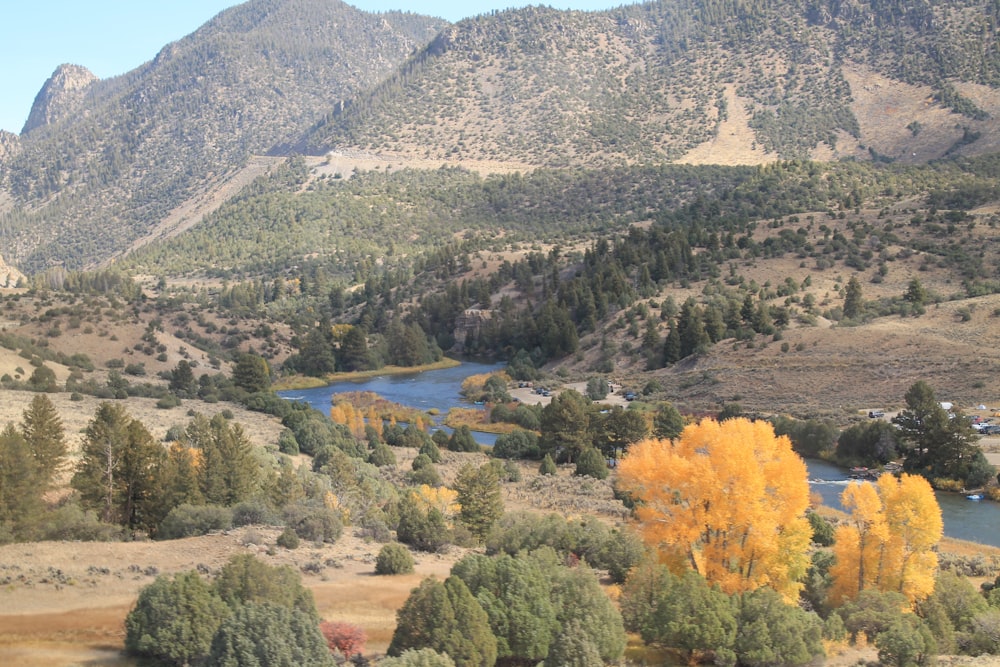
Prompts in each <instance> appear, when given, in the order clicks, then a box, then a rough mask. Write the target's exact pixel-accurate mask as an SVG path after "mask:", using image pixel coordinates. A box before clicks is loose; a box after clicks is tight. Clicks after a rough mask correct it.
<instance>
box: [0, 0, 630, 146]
mask: <svg viewBox="0 0 1000 667" xmlns="http://www.w3.org/2000/svg"><path fill="white" fill-rule="evenodd" d="M634 1H635V0H547V1H545V0H535V1H534V2H530V1H529V2H524V1H520V0H347V3H348V4H350V5H354V6H355V7H357V8H358V9H361V10H364V11H369V12H380V11H386V10H390V9H400V10H404V11H410V12H415V13H418V14H427V15H430V16H437V17H440V18H443V19H446V20H448V21H451V22H456V21H459V20H461V19H463V18H468V17H470V16H475V15H478V14H483V13H486V12H490V11H492V10H494V9H507V8H509V7H523V6H526V5H530V4H545V5H548V6H550V7H554V8H556V9H582V10H588V11H593V10H602V9H609V8H611V7H618V6H620V5H622V4H630V3H631V2H634ZM237 4H240V3H239V2H238V1H237V0H166V1H160V0H152V1H149V0H27V1H26V2H10V3H9V6H7V7H5V8H4V11H3V21H2V22H0V129H3V130H7V131H8V132H14V133H20V132H21V128H22V127H23V126H24V121H26V120H27V119H28V113H29V112H30V111H31V104H32V103H33V102H34V100H35V95H37V94H38V91H39V90H41V88H42V85H43V84H44V83H45V81H46V80H47V79H48V78H49V76H51V75H52V72H54V71H55V69H56V68H57V67H58V66H59V65H61V64H63V63H71V64H74V65H82V66H83V67H86V68H87V69H89V70H90V71H91V72H93V73H94V74H95V75H97V76H98V77H99V78H101V79H106V78H108V77H112V76H117V75H119V74H124V73H125V72H128V71H129V70H132V69H134V68H136V67H138V66H139V65H141V64H143V63H144V62H146V61H148V60H152V59H153V57H154V56H155V55H156V54H157V52H159V50H160V49H161V48H163V47H164V46H166V45H167V44H169V43H170V42H173V41H176V40H178V39H180V38H182V37H184V36H185V35H189V34H191V33H192V32H194V31H195V30H197V29H198V28H199V27H200V26H201V25H202V24H204V23H206V22H207V21H208V20H209V19H211V18H212V17H213V16H215V15H216V14H218V13H219V12H220V11H222V10H223V9H226V8H227V7H232V6H234V5H237Z"/></svg>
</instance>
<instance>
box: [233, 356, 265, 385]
mask: <svg viewBox="0 0 1000 667" xmlns="http://www.w3.org/2000/svg"><path fill="white" fill-rule="evenodd" d="M233 383H234V384H235V385H236V386H237V387H240V388H241V389H243V390H244V391H246V392H247V393H249V394H255V393H257V392H261V391H269V390H270V389H271V369H270V367H268V365H267V360H266V359H264V357H261V356H260V355H257V354H250V353H246V354H241V355H240V358H239V359H238V360H237V362H236V366H234V367H233Z"/></svg>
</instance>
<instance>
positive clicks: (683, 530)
mask: <svg viewBox="0 0 1000 667" xmlns="http://www.w3.org/2000/svg"><path fill="white" fill-rule="evenodd" d="M618 483H619V486H620V487H621V488H622V489H623V490H625V491H628V492H629V493H631V494H633V495H634V496H636V497H637V498H638V499H639V500H641V503H640V505H639V507H638V509H637V510H636V516H637V519H638V522H639V528H640V531H641V533H642V535H643V539H644V540H645V542H646V543H647V544H649V545H650V546H652V547H653V548H655V549H656V550H657V552H658V553H659V555H660V560H661V561H662V562H663V563H664V564H666V565H667V566H668V567H669V568H670V569H671V570H672V571H673V572H675V573H677V574H680V573H682V572H683V571H684V570H685V569H688V568H690V569H694V570H696V571H698V572H699V573H701V574H702V575H703V576H704V577H705V578H706V579H707V580H708V581H709V582H711V583H715V584H718V585H719V587H720V588H721V589H722V590H723V591H725V592H726V593H730V594H732V593H738V592H743V591H750V590H754V589H756V588H760V587H761V586H770V587H772V588H774V589H775V590H777V591H778V592H779V593H781V594H782V595H783V596H784V597H785V599H788V600H792V599H794V598H795V597H796V596H797V595H798V592H799V590H801V588H802V584H801V579H802V577H803V576H804V575H805V572H806V568H807V566H808V564H809V557H808V554H807V550H808V547H809V542H810V539H811V537H812V530H811V529H810V527H809V522H808V520H807V519H806V516H805V512H806V509H807V508H808V507H809V483H808V478H807V473H806V466H805V462H803V461H802V459H801V458H800V457H799V456H798V455H797V454H795V452H793V451H792V446H791V441H790V440H789V439H788V438H787V437H785V436H780V437H778V436H775V434H774V429H773V428H772V427H771V425H770V424H768V423H767V422H761V421H750V420H747V419H729V420H726V421H724V422H721V423H720V422H717V421H715V420H712V419H706V420H703V421H702V422H700V423H698V424H691V425H689V426H687V427H686V428H685V429H684V431H683V432H682V433H681V435H680V437H678V438H677V439H676V440H674V441H670V440H659V439H651V440H644V441H642V442H639V443H637V444H635V445H632V447H630V448H629V451H628V454H627V455H626V457H625V458H624V459H623V460H622V462H621V464H620V466H619V470H618Z"/></svg>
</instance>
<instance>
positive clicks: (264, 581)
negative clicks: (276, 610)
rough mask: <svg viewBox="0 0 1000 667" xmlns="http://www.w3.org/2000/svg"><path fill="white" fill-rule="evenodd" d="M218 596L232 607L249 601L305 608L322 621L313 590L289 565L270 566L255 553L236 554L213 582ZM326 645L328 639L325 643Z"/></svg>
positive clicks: (235, 607)
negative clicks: (317, 610) (306, 586)
mask: <svg viewBox="0 0 1000 667" xmlns="http://www.w3.org/2000/svg"><path fill="white" fill-rule="evenodd" d="M214 587H215V591H216V592H217V593H218V594H219V597H220V598H221V599H222V601H223V602H225V603H226V604H227V605H229V607H231V608H232V609H238V608H239V607H241V606H243V605H245V604H247V603H259V604H265V603H267V604H272V605H275V606H279V607H286V608H288V609H295V610H297V611H300V612H302V613H303V614H305V615H306V616H308V617H309V618H311V619H313V623H314V624H317V625H318V623H319V614H318V613H317V612H316V603H315V602H314V601H313V595H312V592H311V591H310V590H309V589H307V588H305V587H304V586H303V585H302V579H301V578H300V577H299V574H298V572H296V571H295V570H293V569H292V568H291V567H290V566H288V565H281V566H277V567H275V566H271V565H268V564H267V563H265V562H263V561H261V560H258V559H257V558H256V557H254V556H253V555H252V554H239V555H236V556H233V557H232V558H230V559H229V561H228V562H227V563H226V564H225V565H224V566H223V567H222V570H220V571H219V576H218V577H216V579H215V582H214ZM324 645H325V643H324Z"/></svg>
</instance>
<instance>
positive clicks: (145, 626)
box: [125, 572, 230, 665]
mask: <svg viewBox="0 0 1000 667" xmlns="http://www.w3.org/2000/svg"><path fill="white" fill-rule="evenodd" d="M179 612H183V613H179ZM229 614H230V611H229V607H227V606H226V603H224V602H223V601H222V600H221V599H220V598H219V596H218V595H216V594H215V592H214V591H213V590H212V587H211V586H210V585H209V584H207V583H205V582H204V581H202V579H201V577H199V576H198V574H197V573H196V572H185V573H181V574H178V575H177V576H176V577H175V578H173V579H170V578H168V577H165V576H161V577H158V578H157V579H156V581H154V582H153V583H152V584H150V585H149V586H146V587H145V588H143V589H142V590H141V591H140V592H139V599H138V600H137V601H136V603H135V607H134V608H133V609H132V611H130V612H129V614H128V616H127V617H126V618H125V651H126V652H127V653H129V654H131V655H140V656H148V657H151V658H154V659H156V660H160V661H163V662H168V663H172V664H177V665H186V664H191V663H195V662H199V661H201V660H203V659H204V658H205V657H206V656H207V655H208V652H209V650H210V648H211V646H212V637H213V635H215V632H216V630H217V629H218V628H219V626H220V625H221V624H222V622H223V621H224V620H225V619H226V618H227V617H228V616H229Z"/></svg>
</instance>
